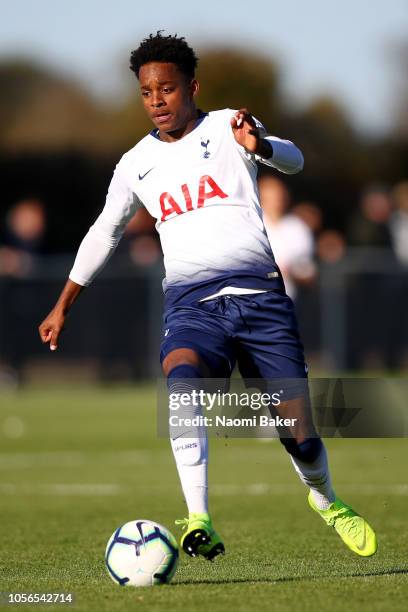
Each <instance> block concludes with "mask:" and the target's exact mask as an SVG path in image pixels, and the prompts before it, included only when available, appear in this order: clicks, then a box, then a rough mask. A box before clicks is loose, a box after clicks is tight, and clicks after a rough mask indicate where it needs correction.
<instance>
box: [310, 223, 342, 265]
mask: <svg viewBox="0 0 408 612" xmlns="http://www.w3.org/2000/svg"><path fill="white" fill-rule="evenodd" d="M345 253H346V241H345V239H344V236H343V235H342V234H341V233H340V232H338V231H337V230H334V229H325V230H323V231H322V232H321V233H320V234H319V236H318V238H317V242H316V255H317V258H318V260H319V261H320V262H322V263H327V264H335V263H337V262H339V261H341V260H342V259H343V257H344V255H345Z"/></svg>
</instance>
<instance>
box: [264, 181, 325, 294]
mask: <svg viewBox="0 0 408 612" xmlns="http://www.w3.org/2000/svg"><path fill="white" fill-rule="evenodd" d="M259 195H260V201H261V206H262V209H263V220H264V224H265V229H266V232H267V234H268V238H269V242H270V244H271V247H272V251H273V254H274V256H275V260H276V263H277V264H278V266H279V267H280V269H281V271H282V275H283V278H284V281H285V286H286V291H287V293H288V295H290V296H291V297H292V298H293V299H294V298H295V297H296V293H297V290H296V284H297V283H304V282H309V281H310V280H312V279H313V278H314V275H315V265H314V263H313V251H314V244H313V243H314V241H313V234H312V231H311V230H310V228H309V227H308V226H307V224H306V223H305V222H304V221H303V220H302V219H301V218H300V217H299V216H297V215H294V214H292V213H289V212H288V209H289V205H290V195H289V191H288V189H287V187H286V185H285V184H284V183H283V182H282V181H281V180H279V179H277V178H275V177H273V176H271V175H264V176H261V177H260V179H259Z"/></svg>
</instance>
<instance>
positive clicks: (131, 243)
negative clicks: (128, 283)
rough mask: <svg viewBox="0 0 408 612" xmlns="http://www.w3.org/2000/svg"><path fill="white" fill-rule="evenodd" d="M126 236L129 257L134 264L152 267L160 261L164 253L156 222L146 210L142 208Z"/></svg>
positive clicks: (128, 227) (130, 224)
mask: <svg viewBox="0 0 408 612" xmlns="http://www.w3.org/2000/svg"><path fill="white" fill-rule="evenodd" d="M125 236H126V239H127V243H128V248H129V257H130V259H131V261H132V262H133V263H134V264H136V265H137V266H151V265H153V264H155V263H157V262H158V261H159V260H160V258H161V256H162V253H161V247H160V241H159V237H158V234H157V232H156V230H155V220H154V219H153V217H152V216H151V215H149V213H148V212H147V210H146V209H145V208H140V209H139V210H138V211H137V212H136V214H135V215H134V216H133V218H132V219H131V220H130V222H129V223H128V226H127V228H126V233H125Z"/></svg>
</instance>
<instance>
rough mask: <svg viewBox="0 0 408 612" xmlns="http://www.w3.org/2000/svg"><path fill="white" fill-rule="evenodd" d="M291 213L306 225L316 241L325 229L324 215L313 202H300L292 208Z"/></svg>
mask: <svg viewBox="0 0 408 612" xmlns="http://www.w3.org/2000/svg"><path fill="white" fill-rule="evenodd" d="M291 212H292V214H294V215H296V216H297V217H299V219H301V220H302V221H303V222H304V223H306V225H307V226H308V228H309V229H310V231H311V232H312V233H313V236H314V237H315V239H316V237H317V235H318V234H319V232H320V231H321V229H322V227H323V215H322V211H321V210H320V208H319V207H318V206H316V204H314V203H313V202H299V203H298V204H295V205H294V206H293V207H292V210H291Z"/></svg>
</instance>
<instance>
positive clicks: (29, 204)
mask: <svg viewBox="0 0 408 612" xmlns="http://www.w3.org/2000/svg"><path fill="white" fill-rule="evenodd" d="M45 230H46V216H45V208H44V205H43V203H42V202H41V201H40V200H37V199H23V200H20V201H19V202H17V203H16V204H15V205H14V206H13V207H12V208H11V209H10V211H9V213H8V215H7V217H6V223H5V228H4V231H3V232H2V236H1V246H0V275H2V276H17V277H25V276H27V275H28V274H29V272H30V271H31V269H32V267H33V265H34V263H35V257H36V255H39V254H41V252H42V245H43V239H44V235H45Z"/></svg>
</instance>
